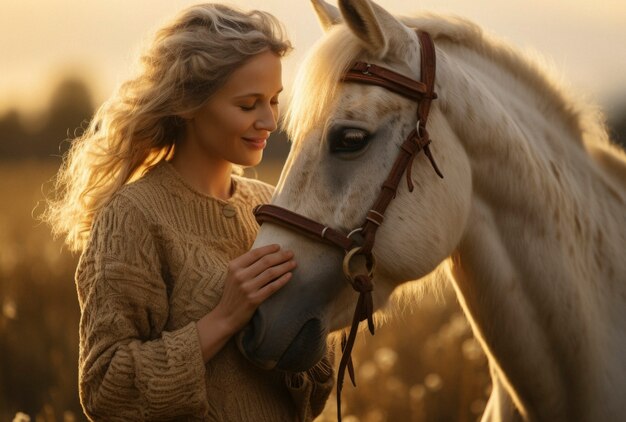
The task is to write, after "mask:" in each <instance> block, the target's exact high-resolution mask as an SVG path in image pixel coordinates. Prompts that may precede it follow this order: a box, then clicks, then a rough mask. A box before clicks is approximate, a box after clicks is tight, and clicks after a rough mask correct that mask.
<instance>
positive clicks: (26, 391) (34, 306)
mask: <svg viewBox="0 0 626 422" xmlns="http://www.w3.org/2000/svg"><path fill="white" fill-rule="evenodd" d="M279 168H280V165H278V164H273V165H272V164H271V163H266V164H264V165H263V166H261V167H260V168H259V169H258V170H256V171H248V172H247V174H249V175H250V176H254V177H258V178H259V179H261V180H266V181H268V182H270V183H275V182H276V180H277V177H278V173H279ZM55 170H56V166H55V165H54V164H50V163H41V162H21V163H18V164H8V163H4V164H0V197H1V198H2V200H1V201H0V421H11V420H13V418H14V417H15V416H16V414H18V412H23V415H20V417H21V418H22V419H20V420H28V419H29V418H30V420H33V421H35V420H37V421H42V422H50V421H80V420H84V419H85V418H84V416H83V415H82V412H81V409H80V404H79V403H78V394H77V368H76V362H77V356H78V354H77V348H78V320H79V309H78V303H77V299H76V292H75V288H74V281H73V275H74V269H75V266H76V262H77V259H78V257H77V256H72V255H71V254H69V253H68V252H67V251H66V250H64V249H63V248H62V245H61V243H60V242H59V241H53V240H52V239H51V237H50V234H49V231H48V228H47V227H46V226H44V225H43V224H41V223H38V222H37V221H36V220H35V219H33V217H32V215H33V214H36V213H37V210H36V209H35V210H34V211H33V209H34V208H35V206H36V204H37V202H38V201H41V200H42V198H43V194H42V189H44V190H45V189H46V187H49V184H48V185H45V182H46V181H47V180H49V179H50V178H51V177H52V175H53V174H54V172H55ZM42 185H43V186H42ZM355 301H356V295H355ZM413 308H414V309H412V310H406V311H405V312H403V313H401V314H400V315H399V316H398V317H396V318H393V319H392V320H390V321H389V322H388V323H386V324H385V325H383V326H382V327H380V328H379V329H378V331H377V333H376V336H374V337H371V336H370V335H369V333H366V332H363V333H360V335H359V338H358V339H357V343H356V347H355V351H354V354H353V358H354V362H355V369H356V372H357V383H358V388H356V389H355V388H353V387H352V386H351V385H349V381H347V384H346V386H345V387H344V393H343V400H342V402H343V408H344V414H345V415H346V417H345V419H344V420H345V421H346V422H355V421H362V422H365V421H367V422H382V421H390V422H391V421H394V422H395V421H412V422H421V421H475V420H476V419H477V418H478V417H479V416H480V414H481V412H482V410H483V408H484V405H485V400H486V398H487V395H488V389H489V378H488V375H487V368H486V361H485V357H484V355H483V354H482V351H481V349H480V347H479V346H478V344H477V342H476V341H475V340H474V339H473V337H472V334H471V331H470V329H469V326H468V324H467V322H466V320H465V318H464V317H463V315H462V314H461V312H460V310H459V308H458V305H457V303H456V298H455V297H454V295H453V293H452V292H451V290H450V289H449V288H448V289H445V290H444V292H443V294H442V295H441V297H440V298H439V299H435V298H434V297H433V296H430V295H426V296H425V297H424V298H423V299H422V300H420V301H419V302H417V303H416V304H415V305H414V306H413ZM334 400H335V398H334V397H331V400H329V402H328V406H327V408H326V410H325V412H324V413H323V415H322V416H321V417H320V418H319V421H333V420H335V418H336V417H335V401H334ZM16 419H19V418H16Z"/></svg>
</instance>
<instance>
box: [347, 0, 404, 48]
mask: <svg viewBox="0 0 626 422" xmlns="http://www.w3.org/2000/svg"><path fill="white" fill-rule="evenodd" d="M339 10H340V11H341V15H342V16H343V18H344V20H345V21H346V23H347V24H348V26H349V27H350V29H351V30H352V32H353V33H354V34H355V35H356V36H357V37H358V38H359V39H360V40H361V41H362V42H363V44H364V46H365V48H367V49H368V50H369V51H370V53H373V54H374V55H376V56H377V57H380V58H382V57H384V56H385V55H386V54H387V53H388V52H389V49H390V45H391V44H392V43H393V41H394V40H395V39H397V38H398V37H400V38H401V39H407V35H406V34H407V30H406V27H405V26H404V25H403V24H402V23H400V21H399V20H397V19H396V18H395V17H393V15H391V13H389V12H387V11H386V10H385V9H383V8H382V7H380V6H378V5H377V4H376V3H374V2H372V1H369V0H339Z"/></svg>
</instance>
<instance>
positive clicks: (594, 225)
mask: <svg viewBox="0 0 626 422" xmlns="http://www.w3.org/2000/svg"><path fill="white" fill-rule="evenodd" d="M447 59H448V67H447V70H448V71H450V75H452V74H456V75H457V77H450V76H449V75H445V73H446V69H445V68H444V70H443V73H444V77H443V78H442V79H443V80H445V84H446V85H445V86H444V87H443V88H442V90H441V91H442V92H441V93H440V94H441V95H440V101H441V103H440V108H441V109H442V110H444V111H445V114H446V117H447V118H448V120H449V122H450V124H451V126H452V127H453V129H454V131H455V132H456V134H457V137H458V138H459V140H460V142H461V143H462V146H463V148H464V150H465V152H466V153H467V155H468V157H469V159H470V165H471V168H472V186H473V199H472V201H473V202H472V208H471V211H470V218H469V221H468V224H467V226H466V230H465V233H464V236H463V238H462V241H461V242H460V244H459V246H458V248H457V250H456V251H455V252H454V253H453V255H452V257H451V259H450V260H449V269H450V271H451V275H452V277H453V278H454V280H455V289H457V292H458V294H459V298H460V301H461V303H462V305H463V307H464V309H465V311H466V313H467V314H468V317H469V319H470V322H471V323H472V325H473V327H474V331H475V333H476V334H477V336H478V337H479V339H480V340H481V341H482V342H483V344H484V346H485V349H486V350H487V352H488V355H489V356H490V358H491V363H492V365H494V366H495V367H497V370H498V371H500V372H501V373H502V374H503V375H502V376H503V377H504V378H505V383H506V384H507V385H509V386H510V393H511V395H512V397H513V400H514V401H515V402H516V404H517V405H518V407H519V408H520V409H521V410H522V412H523V413H525V415H526V416H527V417H528V418H531V419H534V418H540V419H547V420H577V419H579V418H581V415H588V416H594V415H595V416H598V415H602V414H604V415H606V414H610V413H606V412H612V411H614V410H615V409H616V408H618V407H620V406H622V407H623V406H624V405H623V404H621V403H618V402H611V398H610V397H615V393H614V392H612V393H611V392H610V389H611V388H614V387H624V384H625V381H624V379H626V365H625V364H624V362H620V361H619V360H618V359H616V356H617V355H619V353H617V352H618V351H619V350H622V351H623V350H624V347H625V346H626V344H624V341H625V340H623V339H624V334H625V333H624V332H623V328H622V327H619V325H623V321H624V318H626V315H624V308H625V307H624V300H625V298H626V291H625V288H626V286H624V283H623V280H619V278H620V277H623V274H625V273H626V266H625V265H624V263H623V261H624V260H623V259H622V258H620V255H621V254H622V253H623V251H621V252H620V245H622V247H623V245H624V244H626V242H625V240H626V234H624V227H625V225H624V217H623V215H624V214H623V202H621V205H620V201H608V200H607V199H609V198H610V197H611V195H610V193H609V192H608V191H610V189H611V185H610V184H609V185H607V183H606V180H605V179H603V178H602V177H600V176H598V177H596V176H597V173H598V170H597V169H596V168H595V167H594V166H595V165H594V163H593V162H592V161H591V160H590V158H589V156H588V155H587V154H586V152H585V149H584V147H583V143H582V136H581V135H580V132H579V131H578V130H577V128H576V127H575V125H572V122H571V119H570V117H571V116H567V115H565V114H563V113H562V107H560V106H559V105H554V104H551V103H550V101H548V102H546V100H545V98H544V96H542V95H540V93H538V92H534V91H533V90H532V89H529V86H528V84H527V83H525V82H524V81H520V80H516V79H515V78H514V77H513V76H512V75H509V74H507V73H506V72H504V71H503V70H502V68H500V67H498V66H497V65H495V64H493V63H491V62H490V61H489V60H487V59H484V58H482V57H480V56H479V55H477V54H474V55H472V54H470V53H468V55H466V56H464V57H459V58H457V60H458V62H456V63H455V58H454V57H453V56H452V55H450V56H447ZM435 142H436V141H435ZM590 175H591V180H590ZM614 193H615V192H614ZM622 198H623V196H622ZM618 199H619V198H618ZM611 204H614V205H611ZM619 223H621V226H620V224H619ZM616 294H617V296H615V295H616ZM618 302H619V303H618ZM611 321H613V322H614V325H611ZM620 330H622V331H621V332H620ZM616 334H617V337H615V335H616ZM615 338H617V340H616V339H615ZM620 339H622V340H620ZM620 341H621V344H620ZM620 359H621V358H620ZM608 368H611V370H613V371H616V372H615V373H613V374H609V375H607V372H610V371H608V370H607V369H608ZM538 373H539V374H541V375H540V376H537V374H538ZM600 374H601V375H600ZM618 391H619V390H618ZM601 394H608V395H605V396H604V397H602V400H600V397H598V395H601ZM607 398H608V399H607ZM607 401H608V403H607ZM598 403H602V406H604V409H600V408H599V404H598ZM607 409H608V410H607ZM621 409H622V410H623V408H621ZM598 412H600V413H598ZM602 412H605V413H602Z"/></svg>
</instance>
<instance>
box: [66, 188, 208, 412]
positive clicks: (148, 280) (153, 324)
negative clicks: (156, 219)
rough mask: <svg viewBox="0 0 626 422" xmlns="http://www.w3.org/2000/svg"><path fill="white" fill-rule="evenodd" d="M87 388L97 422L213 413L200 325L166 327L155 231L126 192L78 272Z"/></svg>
mask: <svg viewBox="0 0 626 422" xmlns="http://www.w3.org/2000/svg"><path fill="white" fill-rule="evenodd" d="M76 285H77V289H78V296H79V303H80V307H81V321H80V356H79V393H80V399H81V403H82V405H83V408H84V410H85V413H86V414H87V416H88V417H89V418H90V419H91V420H107V421H109V420H110V421H113V420H126V421H128V420H162V419H171V418H175V417H179V416H182V415H196V416H201V415H203V414H204V413H205V412H206V406H207V404H206V387H205V381H204V375H205V367H204V363H203V361H202V355H201V352H200V345H199V341H198V334H197V329H196V326H195V323H193V322H192V323H189V324H187V325H186V326H184V327H181V328H179V329H177V330H173V331H170V332H165V331H163V328H164V326H165V324H166V322H167V316H168V294H167V285H166V283H165V282H164V279H163V277H162V275H161V261H160V259H159V254H158V250H157V247H156V243H155V239H154V236H153V234H152V233H151V232H150V227H149V225H148V223H147V221H146V219H145V217H144V215H143V214H142V212H141V211H140V210H138V209H137V208H136V207H134V205H133V204H132V203H131V202H130V200H128V199H126V198H124V197H123V196H121V195H118V196H116V197H115V198H114V199H113V200H112V202H111V203H109V204H108V205H107V207H105V209H103V210H102V211H101V213H100V214H99V216H98V218H97V220H96V222H95V224H94V226H93V228H92V232H91V238H90V241H89V243H88V245H87V247H86V249H85V251H84V252H83V254H82V256H81V258H80V262H79V265H78V268H77V271H76Z"/></svg>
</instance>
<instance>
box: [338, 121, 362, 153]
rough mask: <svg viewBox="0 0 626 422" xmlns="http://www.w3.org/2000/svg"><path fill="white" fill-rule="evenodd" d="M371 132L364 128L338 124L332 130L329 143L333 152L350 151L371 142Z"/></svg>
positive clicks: (359, 148)
mask: <svg viewBox="0 0 626 422" xmlns="http://www.w3.org/2000/svg"><path fill="white" fill-rule="evenodd" d="M369 139H370V133H369V132H368V131H366V130H364V129H360V128H354V127H346V126H338V127H336V128H333V129H331V130H330V132H329V134H328V143H329V145H330V152H331V153H349V152H356V151H359V150H361V149H363V148H364V147H365V146H366V145H367V144H368V142H369Z"/></svg>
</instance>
